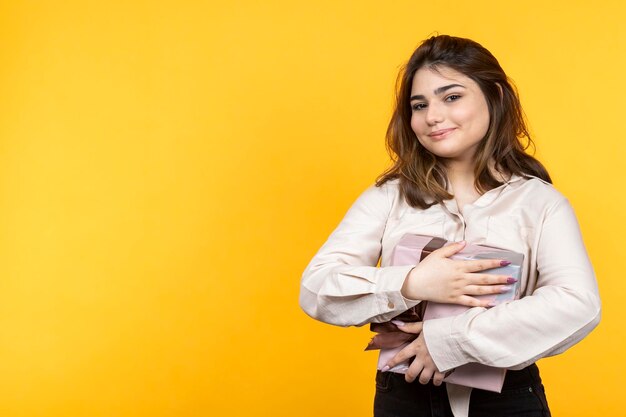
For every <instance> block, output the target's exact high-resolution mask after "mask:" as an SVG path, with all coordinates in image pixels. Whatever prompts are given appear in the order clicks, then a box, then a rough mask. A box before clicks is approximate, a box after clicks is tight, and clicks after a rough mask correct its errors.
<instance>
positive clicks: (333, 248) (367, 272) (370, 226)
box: [300, 184, 419, 326]
mask: <svg viewBox="0 0 626 417" xmlns="http://www.w3.org/2000/svg"><path fill="white" fill-rule="evenodd" d="M390 210H391V197H390V196H389V186H388V185H387V184H383V186H381V187H376V186H375V185H372V186H370V187H369V188H368V189H366V190H365V191H364V192H363V193H362V194H361V195H360V196H359V198H358V199H357V200H356V201H355V202H354V203H353V204H352V206H351V207H350V209H349V210H348V212H347V213H346V215H345V217H344V218H343V220H342V221H341V222H340V223H339V226H337V228H336V229H335V230H334V231H333V232H332V234H331V235H330V237H329V238H328V240H327V241H326V243H324V245H323V246H322V247H321V248H320V250H319V251H318V252H317V254H316V255H315V256H314V257H313V259H312V260H311V262H310V263H309V265H308V266H307V267H306V269H305V271H304V273H303V275H302V281H301V286H300V306H301V307H302V309H303V310H304V311H305V312H306V313H307V314H308V315H309V316H311V317H313V318H315V319H317V320H320V321H323V322H325V323H330V324H334V325H338V326H361V325H363V324H366V323H371V322H384V321H388V320H391V319H392V318H393V317H395V316H397V315H398V314H400V313H402V312H404V311H406V310H408V309H409V308H411V307H413V306H414V305H416V304H418V303H419V301H417V300H409V299H407V298H405V297H403V296H402V294H401V293H400V289H401V288H402V285H403V283H404V280H405V278H406V276H407V275H408V273H409V272H410V271H411V269H413V268H414V267H415V266H414V265H408V266H388V267H382V268H379V267H377V266H376V265H377V264H378V260H379V258H380V256H381V249H382V246H381V241H382V236H383V233H384V230H385V225H386V223H387V218H388V217H389V213H390Z"/></svg>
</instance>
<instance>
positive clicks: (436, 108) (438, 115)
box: [426, 103, 443, 126]
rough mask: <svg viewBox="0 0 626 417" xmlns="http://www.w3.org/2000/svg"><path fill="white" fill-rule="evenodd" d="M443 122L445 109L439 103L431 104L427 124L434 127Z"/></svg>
mask: <svg viewBox="0 0 626 417" xmlns="http://www.w3.org/2000/svg"><path fill="white" fill-rule="evenodd" d="M441 122H443V109H442V108H441V106H440V105H439V104H437V103H431V104H429V105H428V107H427V108H426V123H428V124H429V125H431V126H433V125H436V124H437V123H441Z"/></svg>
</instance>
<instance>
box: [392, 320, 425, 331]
mask: <svg viewBox="0 0 626 417" xmlns="http://www.w3.org/2000/svg"><path fill="white" fill-rule="evenodd" d="M391 322H392V323H393V324H395V325H396V327H397V328H398V329H399V330H402V331H403V332H405V333H413V334H418V333H421V332H422V328H423V327H424V324H423V323H422V322H421V321H416V322H411V323H407V322H404V321H400V320H391Z"/></svg>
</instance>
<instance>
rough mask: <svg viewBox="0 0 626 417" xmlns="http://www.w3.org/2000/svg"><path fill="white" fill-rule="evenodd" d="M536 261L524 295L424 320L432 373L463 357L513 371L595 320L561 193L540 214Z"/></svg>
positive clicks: (575, 230) (591, 281) (569, 342)
mask: <svg viewBox="0 0 626 417" xmlns="http://www.w3.org/2000/svg"><path fill="white" fill-rule="evenodd" d="M536 259H537V272H538V282H537V288H536V289H535V291H534V292H533V293H532V295H529V296H526V297H524V298H522V299H520V300H516V301H513V302H509V303H506V304H502V305H498V306H496V307H493V308H491V309H488V310H485V309H484V308H480V307H476V308H472V309H470V310H468V311H467V312H465V313H463V314H460V315H457V316H453V317H446V318H441V319H434V320H428V321H426V322H424V328H423V335H424V339H425V341H426V346H427V348H428V351H429V353H430V355H431V356H432V359H433V360H434V363H435V364H436V366H437V368H438V369H439V371H441V372H446V371H448V370H451V369H454V368H456V367H458V366H460V365H464V364H466V363H471V362H478V363H482V364H485V365H489V366H494V367H499V368H510V369H521V368H523V367H525V366H527V365H529V364H531V363H533V362H535V361H536V360H538V359H540V358H542V357H546V356H551V355H556V354H558V353H561V352H563V351H565V350H566V349H568V348H569V347H571V346H573V345H574V344H576V343H577V342H579V341H580V340H581V339H583V338H584V337H585V336H586V335H587V334H588V333H589V332H591V330H593V328H595V327H596V326H597V325H598V322H599V321H600V297H599V293H598V286H597V283H596V279H595V274H594V272H593V268H592V266H591V263H590V261H589V257H588V256H587V252H586V250H585V246H584V244H583V241H582V236H581V233H580V228H579V225H578V221H577V220H576V216H575V214H574V211H573V209H572V206H571V205H570V203H569V202H568V201H567V199H565V198H563V197H561V199H560V200H559V201H558V202H557V203H555V204H554V205H553V206H552V207H551V208H550V209H548V211H547V213H546V217H545V219H544V222H543V225H542V226H541V230H540V236H539V241H538V247H537V253H536Z"/></svg>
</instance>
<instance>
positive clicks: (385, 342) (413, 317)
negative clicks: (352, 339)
mask: <svg viewBox="0 0 626 417" xmlns="http://www.w3.org/2000/svg"><path fill="white" fill-rule="evenodd" d="M446 242H447V240H445V239H441V238H439V237H434V238H432V239H431V240H430V242H428V243H427V244H426V246H424V247H423V248H422V253H421V255H420V262H421V261H423V260H424V258H425V257H427V256H428V255H430V254H431V253H432V252H433V251H435V250H437V249H439V248H441V247H443V245H445V244H446ZM425 308H426V301H423V302H421V303H419V304H418V305H416V306H414V307H411V308H409V309H408V310H407V311H405V312H403V313H400V314H398V315H397V316H395V317H394V318H393V320H399V321H402V322H405V323H414V322H416V321H422V317H423V316H424V309H425ZM370 331H372V332H375V333H378V334H377V335H375V336H374V337H373V338H372V340H370V342H369V344H368V345H367V347H366V348H365V350H375V349H390V348H395V347H398V346H401V345H403V344H405V343H408V342H411V341H413V340H415V339H417V336H418V335H417V334H412V333H405V332H403V331H402V330H399V329H398V326H396V325H395V324H393V323H391V321H387V322H384V323H370Z"/></svg>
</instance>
